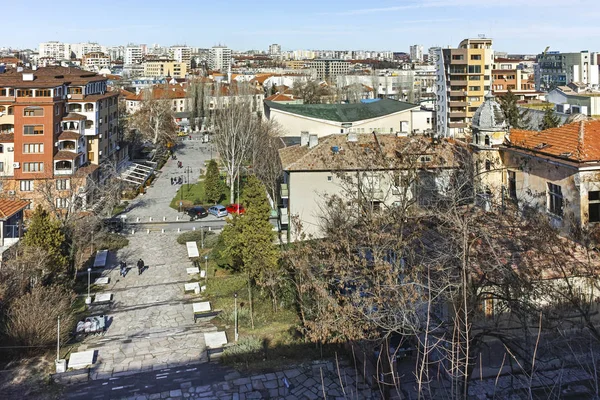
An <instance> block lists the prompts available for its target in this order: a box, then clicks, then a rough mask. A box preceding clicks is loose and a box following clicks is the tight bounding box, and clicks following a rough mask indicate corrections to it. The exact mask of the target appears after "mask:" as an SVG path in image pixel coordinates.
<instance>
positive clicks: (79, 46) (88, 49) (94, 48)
mask: <svg viewBox="0 0 600 400" xmlns="http://www.w3.org/2000/svg"><path fill="white" fill-rule="evenodd" d="M70 46H71V57H74V58H83V56H84V55H86V54H88V53H104V52H105V50H106V47H105V46H101V45H99V44H98V43H89V42H88V43H73V44H71V45H70Z"/></svg>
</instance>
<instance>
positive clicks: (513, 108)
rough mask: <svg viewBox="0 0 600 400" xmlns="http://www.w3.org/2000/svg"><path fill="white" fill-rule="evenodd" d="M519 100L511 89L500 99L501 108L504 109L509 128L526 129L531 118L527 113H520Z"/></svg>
mask: <svg viewBox="0 0 600 400" xmlns="http://www.w3.org/2000/svg"><path fill="white" fill-rule="evenodd" d="M518 100H519V98H518V97H517V96H515V94H514V93H513V92H512V90H510V89H509V90H508V92H506V93H505V94H504V95H502V96H500V97H498V101H499V103H500V108H502V112H503V113H504V117H505V118H506V122H507V123H508V126H509V127H510V128H517V129H526V128H527V127H528V125H529V123H530V118H529V116H528V115H527V114H528V113H527V111H519V107H518V106H517V101H518Z"/></svg>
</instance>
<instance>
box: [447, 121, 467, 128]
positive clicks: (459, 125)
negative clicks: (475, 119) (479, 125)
mask: <svg viewBox="0 0 600 400" xmlns="http://www.w3.org/2000/svg"><path fill="white" fill-rule="evenodd" d="M448 127H449V128H466V127H467V123H466V122H448Z"/></svg>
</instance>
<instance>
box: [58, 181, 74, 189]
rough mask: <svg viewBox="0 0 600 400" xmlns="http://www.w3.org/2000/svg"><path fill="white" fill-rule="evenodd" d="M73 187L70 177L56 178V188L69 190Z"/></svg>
mask: <svg viewBox="0 0 600 400" xmlns="http://www.w3.org/2000/svg"><path fill="white" fill-rule="evenodd" d="M69 189H71V180H70V179H57V180H56V190H69Z"/></svg>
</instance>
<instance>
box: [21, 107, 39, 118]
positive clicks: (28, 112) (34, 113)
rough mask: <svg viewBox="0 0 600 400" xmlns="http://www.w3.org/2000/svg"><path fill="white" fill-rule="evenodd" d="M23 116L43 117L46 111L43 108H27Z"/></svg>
mask: <svg viewBox="0 0 600 400" xmlns="http://www.w3.org/2000/svg"><path fill="white" fill-rule="evenodd" d="M23 115H24V116H26V117H43V116H44V109H43V108H42V107H25V111H23Z"/></svg>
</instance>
